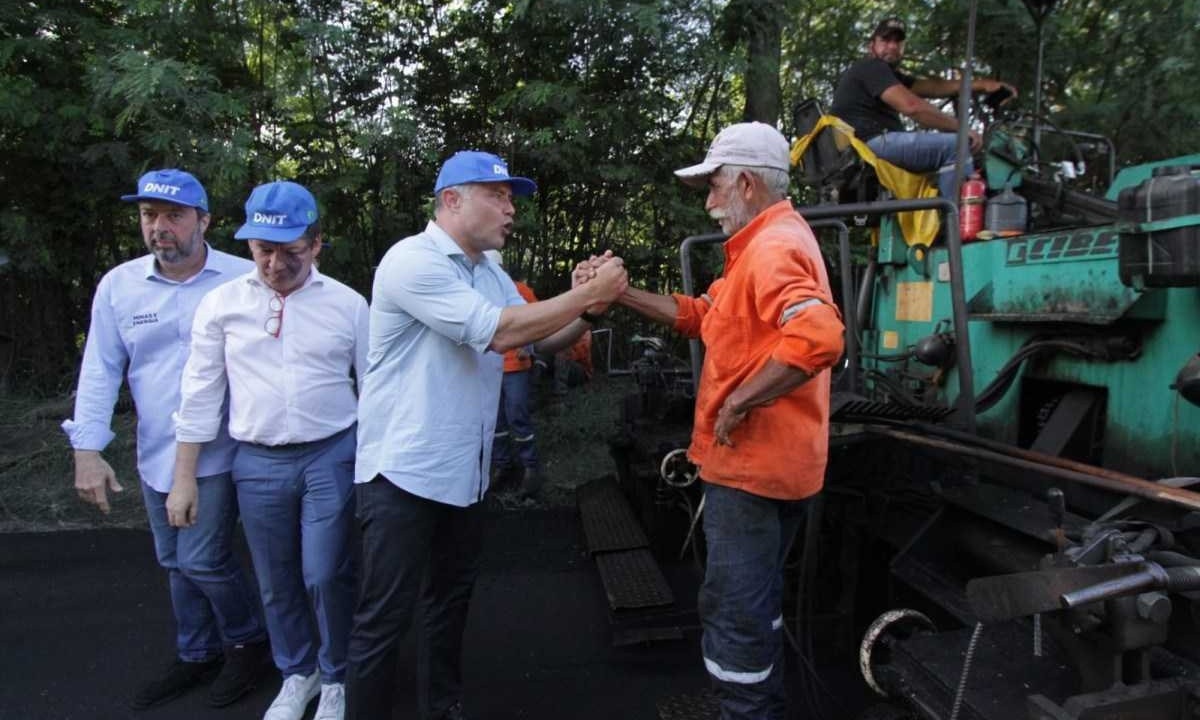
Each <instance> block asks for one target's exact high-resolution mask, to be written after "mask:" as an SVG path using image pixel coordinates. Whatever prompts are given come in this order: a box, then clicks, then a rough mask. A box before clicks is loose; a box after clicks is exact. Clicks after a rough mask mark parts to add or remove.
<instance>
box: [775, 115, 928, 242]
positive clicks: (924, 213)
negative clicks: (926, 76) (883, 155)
mask: <svg viewBox="0 0 1200 720" xmlns="http://www.w3.org/2000/svg"><path fill="white" fill-rule="evenodd" d="M826 128H828V129H829V131H830V132H832V133H834V140H835V142H836V143H837V146H838V149H843V148H845V147H846V146H847V145H849V146H851V147H853V148H854V151H855V152H856V153H858V156H859V157H860V158H862V161H863V162H865V163H867V164H868V165H870V166H871V167H873V168H875V175H876V176H877V177H878V178H879V184H881V185H883V186H884V187H885V188H887V189H888V190H890V191H891V192H892V194H893V195H895V196H896V198H897V199H899V200H913V199H917V198H932V197H937V195H938V189H937V184H936V183H933V182H931V181H930V180H929V178H928V177H926V176H925V175H917V174H915V173H911V172H909V171H907V170H905V169H903V168H899V167H896V166H895V165H893V164H891V163H890V162H888V161H887V160H881V159H880V158H878V157H876V156H875V153H874V152H872V151H871V148H869V147H867V144H866V143H865V142H863V141H862V140H859V139H858V138H857V137H856V136H855V135H854V128H852V127H850V126H849V125H847V124H846V123H845V122H844V121H842V120H841V119H840V118H837V117H835V116H833V115H822V116H821V118H820V119H819V120H817V124H816V125H815V126H814V127H813V129H812V132H810V133H808V134H807V135H805V136H804V137H802V138H800V139H799V140H797V141H796V142H794V143H792V164H793V165H799V164H801V162H800V161H801V158H803V157H804V151H805V150H806V149H807V148H808V144H809V143H811V142H812V141H813V139H814V138H815V137H816V136H817V133H819V132H821V131H822V130H825V129H826ZM896 219H897V222H899V224H900V232H901V233H902V234H903V235H904V242H905V243H907V244H908V245H910V246H911V245H917V244H920V245H931V244H932V243H933V239H934V238H935V237H937V232H938V227H939V226H940V224H941V221H940V219H939V217H938V213H937V211H936V210H914V211H911V212H903V213H899V214H898V215H897V217H896Z"/></svg>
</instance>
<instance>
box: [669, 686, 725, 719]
mask: <svg viewBox="0 0 1200 720" xmlns="http://www.w3.org/2000/svg"><path fill="white" fill-rule="evenodd" d="M655 705H656V706H657V707H658V718H659V720H717V718H718V717H720V715H721V706H720V704H719V703H718V702H717V698H716V696H715V695H713V694H712V692H711V691H708V690H703V691H700V692H695V693H687V694H684V695H672V696H671V697H666V698H662V699H661V700H659V701H658V702H656V703H655Z"/></svg>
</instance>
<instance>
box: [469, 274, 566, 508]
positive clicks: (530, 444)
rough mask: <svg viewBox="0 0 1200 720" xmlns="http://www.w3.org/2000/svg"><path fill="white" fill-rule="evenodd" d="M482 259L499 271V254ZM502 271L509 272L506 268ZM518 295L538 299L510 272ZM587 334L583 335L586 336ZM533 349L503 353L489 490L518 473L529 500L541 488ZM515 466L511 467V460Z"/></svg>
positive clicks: (523, 493)
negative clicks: (534, 399) (534, 412)
mask: <svg viewBox="0 0 1200 720" xmlns="http://www.w3.org/2000/svg"><path fill="white" fill-rule="evenodd" d="M484 255H486V256H487V257H488V259H489V260H491V261H492V262H494V263H496V264H497V265H499V266H501V267H505V266H504V258H503V256H502V255H501V254H500V251H499V250H486V251H484ZM505 270H508V268H507V267H505ZM508 274H509V277H511V278H512V280H513V284H514V285H516V287H517V293H518V294H520V296H521V297H522V298H524V299H525V302H527V303H535V302H537V295H535V294H534V293H533V289H532V288H530V287H529V285H527V284H526V283H525V278H524V275H523V274H522V273H520V272H519V271H509V273H508ZM587 334H588V331H587V330H585V331H584V335H587ZM532 378H533V347H532V346H530V345H522V346H521V347H517V348H513V349H512V350H509V351H507V352H505V353H504V379H503V381H501V384H500V409H499V411H498V412H497V414H496V432H495V433H494V439H493V441H492V489H493V490H499V489H501V488H502V486H503V485H505V484H506V481H507V480H508V479H509V477H510V472H511V471H513V470H517V471H518V472H519V473H520V476H519V478H520V479H519V483H520V485H519V487H520V494H521V495H522V496H524V497H532V496H534V495H536V494H537V493H538V491H539V490H540V489H541V487H542V468H541V465H540V464H539V463H538V454H537V443H536V440H535V438H534V435H535V433H534V428H533V380H532ZM514 455H515V456H516V462H517V464H516V465H514V464H513V459H514V457H513V456H514Z"/></svg>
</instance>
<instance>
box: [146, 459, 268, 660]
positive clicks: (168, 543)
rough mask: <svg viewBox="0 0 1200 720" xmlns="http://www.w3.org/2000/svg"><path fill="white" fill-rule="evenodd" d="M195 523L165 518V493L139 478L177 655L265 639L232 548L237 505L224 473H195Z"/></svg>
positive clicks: (208, 655)
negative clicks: (165, 583)
mask: <svg viewBox="0 0 1200 720" xmlns="http://www.w3.org/2000/svg"><path fill="white" fill-rule="evenodd" d="M196 487H197V489H198V491H199V503H198V506H199V513H198V515H197V517H196V524H195V525H192V526H191V527H188V528H174V527H171V524H170V523H169V522H167V510H166V502H167V493H160V492H158V491H157V490H155V489H154V488H152V487H150V486H149V485H147V484H146V483H142V498H143V499H144V500H145V502H146V515H147V516H148V517H149V518H150V530H151V531H152V532H153V533H154V552H155V555H156V556H157V557H158V564H159V565H161V566H163V568H165V569H166V571H167V578H168V580H169V582H170V588H171V607H172V609H173V610H174V611H175V629H176V638H175V644H176V647H177V648H178V651H179V659H180V660H183V661H184V662H201V661H203V660H210V659H212V658H214V657H217V656H218V655H220V654H221V652H222V646H227V645H238V644H242V643H250V642H258V641H260V640H263V639H265V633H264V631H263V626H262V623H261V621H260V620H259V617H258V603H257V602H256V601H255V599H254V590H253V589H252V588H251V587H250V583H249V581H248V579H247V577H246V574H245V572H244V570H243V569H242V565H241V563H240V562H238V560H237V558H236V557H235V556H234V554H233V536H234V531H235V528H236V526H237V517H238V508H237V501H236V499H235V496H234V491H233V482H232V481H231V480H230V476H229V473H222V474H220V475H210V476H208V477H202V478H197V480H196Z"/></svg>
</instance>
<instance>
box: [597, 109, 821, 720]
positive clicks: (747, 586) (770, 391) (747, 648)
mask: <svg viewBox="0 0 1200 720" xmlns="http://www.w3.org/2000/svg"><path fill="white" fill-rule="evenodd" d="M789 164H790V163H789V151H788V142H787V140H785V139H784V137H783V135H781V134H780V133H779V131H778V130H776V129H775V128H773V127H771V126H770V125H766V124H763V123H757V122H755V123H740V124H737V125H731V126H729V127H727V128H725V129H724V130H722V131H721V132H720V133H719V134H718V135H717V137H716V138H715V139H714V140H713V143H712V146H711V147H710V149H709V151H708V155H707V156H706V157H705V159H704V162H702V163H699V164H697V165H693V166H691V167H686V168H683V169H681V170H676V171H675V174H676V175H677V176H679V178H680V179H681V180H683V182H685V183H686V184H688V185H691V186H693V187H697V188H703V187H707V189H708V198H707V201H706V202H705V209H706V210H708V213H709V215H710V216H712V218H713V219H714V220H716V221H717V222H718V223H720V225H721V229H722V230H724V231H725V232H726V233H727V234H728V235H729V236H730V237H729V239H728V240H727V241H726V242H725V245H724V251H725V268H724V272H723V274H722V276H721V277H719V278H718V279H717V280H716V281H714V282H713V283H712V285H710V286H709V288H708V292H707V293H705V294H704V295H701V296H700V297H688V296H686V295H679V294H675V295H670V296H666V295H656V294H653V293H650V292H646V291H644V290H638V289H635V288H629V289H628V290H626V291H625V293H624V294H622V295H621V297H619V298H618V299H617V302H618V303H620V304H621V305H624V306H625V307H628V308H630V309H632V310H635V311H637V312H639V313H641V314H642V315H645V316H646V317H647V318H649V319H651V320H655V321H657V322H659V323H662V324H664V325H668V326H671V327H673V328H674V329H676V330H678V331H679V332H681V333H683V334H684V335H687V336H688V337H693V338H694V337H699V338H701V339H702V340H703V341H704V344H705V348H706V353H705V356H704V366H703V369H702V370H701V375H700V386H699V388H698V391H697V396H696V410H695V422H694V424H693V430H692V442H691V445H690V447H689V448H688V458H689V459H690V460H691V461H692V462H693V463H694V464H695V465H696V466H697V467H698V468H699V475H700V479H701V481H702V483H703V488H704V501H703V507H704V510H703V522H704V525H703V527H704V535H705V539H706V543H707V550H708V552H707V560H706V569H705V574H704V583H703V585H702V586H701V589H700V598H699V605H698V610H699V614H700V621H701V626H702V628H703V635H702V638H701V650H702V654H703V657H704V665H705V667H706V668H707V670H708V673H709V675H710V676H711V678H712V682H713V686H714V689H715V691H716V694H717V697H718V699H719V701H720V706H721V718H722V720H750V719H751V718H753V719H755V720H763V719H766V718H770V719H772V720H781V719H782V718H783V717H784V716H785V713H786V697H787V693H786V692H785V688H784V682H783V676H784V672H783V661H784V640H783V569H784V560H785V558H786V557H787V554H788V549H789V548H790V546H791V544H792V540H793V538H794V537H795V535H796V531H797V529H798V527H799V525H800V521H801V519H802V516H803V514H804V512H805V507H806V501H807V500H808V499H809V498H812V497H813V496H814V495H816V494H817V493H818V492H820V490H821V487H822V484H823V482H824V476H825V464H826V459H827V455H828V449H829V393H830V367H832V365H833V364H834V363H835V362H837V359H838V358H839V357H840V356H841V353H842V332H843V327H842V321H841V315H840V313H839V312H838V309H837V306H836V305H834V303H833V297H832V294H831V293H830V289H829V278H828V277H827V275H826V271H825V261H824V259H823V258H822V257H821V250H820V248H819V247H818V245H817V241H816V238H815V237H814V236H813V233H812V230H811V229H810V228H809V227H808V224H807V223H805V222H804V219H803V218H801V217H800V215H799V214H797V213H796V211H795V209H794V208H793V207H792V204H791V202H790V201H788V199H787V190H788V169H789ZM606 258H607V256H603V257H598V258H592V259H591V260H589V261H585V262H583V263H580V264H579V265H578V266H577V267H576V269H575V273H576V275H577V277H576V278H575V282H577V283H586V282H589V281H588V280H587V277H588V276H589V275H590V274H591V273H594V272H596V267H597V266H599V267H600V268H603V267H604V265H605V264H606V262H607V259H606ZM584 287H586V284H585V285H584ZM598 310H600V308H593V309H592V312H596V311H598Z"/></svg>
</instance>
